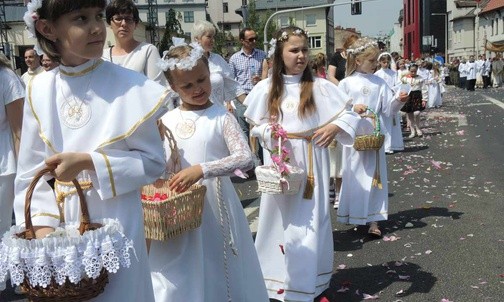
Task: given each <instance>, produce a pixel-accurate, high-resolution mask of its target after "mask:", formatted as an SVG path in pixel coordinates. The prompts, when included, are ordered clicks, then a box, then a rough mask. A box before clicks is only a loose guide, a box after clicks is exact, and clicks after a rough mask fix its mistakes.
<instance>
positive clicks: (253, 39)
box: [245, 37, 257, 42]
mask: <svg viewBox="0 0 504 302" xmlns="http://www.w3.org/2000/svg"><path fill="white" fill-rule="evenodd" d="M245 40H246V41H249V42H255V41H257V37H253V38H248V39H245Z"/></svg>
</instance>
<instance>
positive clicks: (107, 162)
mask: <svg viewBox="0 0 504 302" xmlns="http://www.w3.org/2000/svg"><path fill="white" fill-rule="evenodd" d="M98 153H100V154H101V155H102V156H103V158H104V159H105V165H107V172H108V175H109V181H110V189H111V190H112V196H113V197H116V196H117V192H116V188H115V181H114V174H112V166H111V165H110V161H109V159H108V156H107V154H105V152H103V150H99V151H98Z"/></svg>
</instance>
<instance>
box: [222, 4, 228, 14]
mask: <svg viewBox="0 0 504 302" xmlns="http://www.w3.org/2000/svg"><path fill="white" fill-rule="evenodd" d="M222 11H223V12H224V13H227V12H228V11H229V7H228V3H227V2H224V3H222Z"/></svg>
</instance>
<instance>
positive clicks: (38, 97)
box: [14, 0, 168, 302]
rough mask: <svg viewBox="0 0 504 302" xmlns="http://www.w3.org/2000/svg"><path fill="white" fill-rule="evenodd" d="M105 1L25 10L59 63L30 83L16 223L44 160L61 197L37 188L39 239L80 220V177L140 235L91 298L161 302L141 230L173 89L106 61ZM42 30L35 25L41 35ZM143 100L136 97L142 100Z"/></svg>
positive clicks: (43, 4)
mask: <svg viewBox="0 0 504 302" xmlns="http://www.w3.org/2000/svg"><path fill="white" fill-rule="evenodd" d="M105 4H106V1H105V0H43V1H37V2H35V3H31V5H30V6H28V7H29V11H28V12H27V13H26V15H25V20H28V21H27V27H28V29H29V30H30V31H31V32H32V33H33V34H36V36H37V41H38V43H40V46H41V47H42V49H43V51H44V53H45V54H47V55H48V56H49V57H51V59H53V60H56V61H59V62H60V63H61V64H60V66H59V68H55V69H53V70H51V71H48V72H44V73H42V74H40V75H38V76H37V77H35V78H33V80H32V81H30V83H29V84H28V86H27V92H26V103H27V105H26V106H25V108H24V113H23V131H22V136H21V147H20V150H22V151H21V152H20V153H19V160H18V171H17V175H16V184H15V192H16V197H15V203H14V207H15V213H16V223H17V224H18V225H21V224H24V222H25V221H24V205H25V195H26V190H27V187H28V185H29V184H30V182H31V181H32V178H33V176H34V175H35V174H36V173H37V172H38V171H39V170H41V169H42V168H43V167H45V166H48V167H51V168H52V169H54V171H53V176H54V177H55V178H56V184H55V191H56V194H57V195H58V196H59V197H61V199H58V200H60V201H61V203H59V204H58V205H57V203H56V200H55V194H54V192H53V190H52V189H51V187H49V185H48V184H47V182H45V181H40V182H38V184H37V186H36V188H35V191H34V193H33V198H32V203H31V214H32V220H33V225H34V226H36V236H37V238H43V237H44V236H45V235H47V234H48V233H51V232H52V231H53V230H54V228H55V227H56V226H58V225H59V224H60V221H63V222H65V223H67V224H78V222H79V221H80V208H79V203H78V196H77V194H76V193H75V187H74V186H73V185H72V184H71V183H68V182H69V181H71V180H72V179H76V180H77V181H79V183H81V186H82V187H83V188H84V194H85V196H86V201H87V205H88V208H89V214H90V218H91V221H99V220H101V219H106V218H110V219H117V220H118V221H119V222H120V223H121V225H122V226H123V228H124V234H125V235H126V236H127V237H128V238H129V239H131V240H133V246H134V249H135V255H136V257H132V259H131V266H130V267H129V268H128V269H127V268H122V269H120V270H119V271H118V272H117V273H116V274H109V283H108V285H107V286H106V287H105V291H104V292H103V293H102V294H100V295H99V296H98V297H96V298H95V299H93V301H107V302H108V301H131V302H137V301H149V302H150V301H153V300H154V293H153V290H152V282H151V279H150V275H149V269H148V259H147V249H146V246H145V236H144V228H143V215H142V206H141V202H140V198H139V196H140V195H139V194H140V192H139V189H138V188H140V187H141V186H143V185H145V184H147V183H152V182H153V181H154V180H156V179H157V178H159V177H160V176H161V175H162V174H163V172H164V169H163V168H164V163H165V162H164V158H163V146H162V142H161V140H160V139H159V131H158V130H157V125H156V120H157V118H160V117H161V115H162V114H163V113H164V112H165V111H166V110H165V109H164V104H165V98H166V95H167V93H168V92H167V91H166V90H165V88H164V87H163V86H161V85H159V84H157V83H155V82H153V81H150V80H148V79H147V78H146V77H144V76H142V75H140V74H138V73H137V72H134V71H131V70H126V69H124V68H121V67H119V66H117V65H115V64H112V63H110V62H104V61H102V60H101V59H100V57H101V54H102V50H103V44H104V41H105V35H106V31H105V23H104V21H103V13H102V12H103V9H104V8H105ZM35 29H36V32H35ZM140 99H141V100H142V102H138V100H140Z"/></svg>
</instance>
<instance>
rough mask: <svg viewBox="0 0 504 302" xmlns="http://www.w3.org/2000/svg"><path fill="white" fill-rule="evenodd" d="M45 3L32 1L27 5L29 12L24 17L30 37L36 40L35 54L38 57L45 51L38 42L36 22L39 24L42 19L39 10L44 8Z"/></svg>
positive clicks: (40, 0)
mask: <svg viewBox="0 0 504 302" xmlns="http://www.w3.org/2000/svg"><path fill="white" fill-rule="evenodd" d="M43 1H44V0H31V1H30V2H28V3H27V4H26V8H27V11H26V12H25V14H24V16H23V20H24V22H25V24H26V30H27V31H28V33H29V35H28V37H30V38H35V46H34V48H33V49H35V52H36V53H37V54H38V55H41V54H42V53H43V51H42V48H41V47H40V44H39V43H38V40H37V34H36V31H37V30H36V29H35V22H37V21H38V20H39V18H40V15H39V14H38V9H39V8H41V7H42V2H43Z"/></svg>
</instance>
